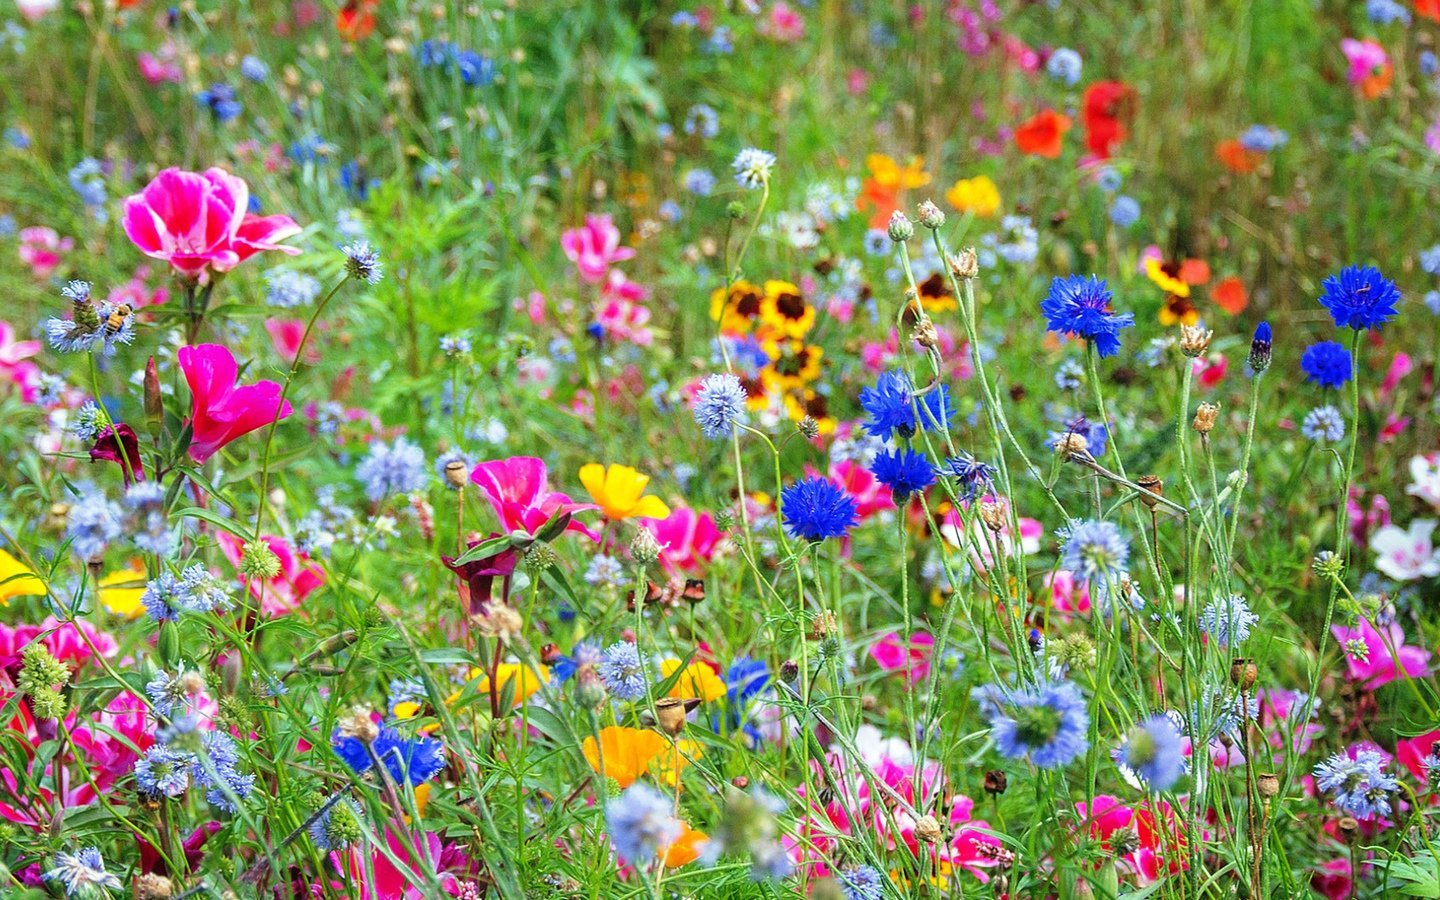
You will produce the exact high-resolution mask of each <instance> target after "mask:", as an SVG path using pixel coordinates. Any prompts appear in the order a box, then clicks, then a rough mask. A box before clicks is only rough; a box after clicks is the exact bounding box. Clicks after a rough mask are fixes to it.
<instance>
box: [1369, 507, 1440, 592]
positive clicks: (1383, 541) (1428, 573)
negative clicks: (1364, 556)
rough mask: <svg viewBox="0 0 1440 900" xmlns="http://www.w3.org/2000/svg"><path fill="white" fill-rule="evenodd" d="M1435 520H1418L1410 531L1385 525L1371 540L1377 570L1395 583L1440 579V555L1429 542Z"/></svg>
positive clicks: (1411, 525) (1413, 523) (1412, 524)
mask: <svg viewBox="0 0 1440 900" xmlns="http://www.w3.org/2000/svg"><path fill="white" fill-rule="evenodd" d="M1434 530H1435V520H1434V519H1416V520H1415V521H1413V522H1411V523H1410V527H1409V528H1408V529H1402V528H1400V527H1398V526H1396V525H1385V526H1384V527H1382V528H1380V529H1378V530H1377V531H1376V532H1375V534H1374V535H1372V536H1371V538H1370V549H1371V550H1373V551H1374V552H1375V568H1377V569H1379V570H1380V571H1381V572H1384V573H1385V574H1386V575H1388V576H1390V577H1391V578H1394V579H1395V580H1396V581H1414V580H1415V579H1417V578H1433V577H1434V576H1436V575H1440V552H1437V551H1436V549H1435V547H1434V546H1433V545H1432V544H1431V542H1430V534H1431V532H1433V531H1434Z"/></svg>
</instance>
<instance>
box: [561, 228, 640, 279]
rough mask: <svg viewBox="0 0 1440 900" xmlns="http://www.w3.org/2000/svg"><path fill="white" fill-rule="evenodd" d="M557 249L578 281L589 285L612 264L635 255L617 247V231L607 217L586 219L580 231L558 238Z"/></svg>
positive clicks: (618, 235) (633, 252) (632, 251)
mask: <svg viewBox="0 0 1440 900" xmlns="http://www.w3.org/2000/svg"><path fill="white" fill-rule="evenodd" d="M560 247H561V249H563V250H564V251H565V256H566V257H568V258H569V260H570V261H571V262H573V263H574V264H575V267H576V268H577V269H579V270H580V277H581V278H583V279H585V280H586V281H589V282H591V283H595V282H599V281H601V280H602V279H604V278H605V273H607V272H609V271H610V267H611V266H612V265H614V264H615V263H617V262H623V261H625V260H627V259H630V258H631V257H633V256H634V255H635V250H634V249H633V248H630V247H622V246H620V229H619V228H616V227H615V223H614V222H613V221H612V220H611V218H610V216H608V215H603V216H594V215H590V216H586V217H585V226H584V227H583V228H572V229H570V230H569V231H567V232H565V233H564V234H562V235H561V236H560Z"/></svg>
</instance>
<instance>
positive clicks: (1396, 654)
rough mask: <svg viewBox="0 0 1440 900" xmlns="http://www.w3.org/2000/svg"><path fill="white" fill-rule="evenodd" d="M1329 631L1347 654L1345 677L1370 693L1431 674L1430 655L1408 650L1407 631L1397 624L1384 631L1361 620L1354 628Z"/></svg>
mask: <svg viewBox="0 0 1440 900" xmlns="http://www.w3.org/2000/svg"><path fill="white" fill-rule="evenodd" d="M1330 631H1331V633H1333V634H1334V635H1335V640H1336V641H1338V642H1339V643H1340V647H1341V649H1343V650H1344V651H1345V667H1346V670H1347V672H1346V674H1348V675H1349V676H1350V679H1351V680H1352V681H1358V682H1360V683H1361V684H1363V685H1364V686H1365V687H1366V688H1369V689H1370V690H1374V689H1375V688H1378V687H1380V686H1381V685H1383V684H1389V683H1390V682H1392V681H1394V680H1396V679H1397V678H1403V677H1405V675H1409V676H1410V677H1411V678H1423V677H1425V676H1426V675H1429V674H1430V651H1429V650H1426V649H1424V648H1421V647H1407V646H1405V631H1404V629H1402V628H1401V627H1400V624H1399V623H1398V622H1391V623H1390V624H1389V625H1386V626H1385V629H1384V631H1381V630H1379V629H1377V628H1376V627H1375V626H1374V624H1372V623H1371V622H1370V620H1369V619H1360V620H1359V622H1357V623H1356V626H1355V627H1354V628H1350V627H1347V626H1344V625H1334V626H1331V628H1330Z"/></svg>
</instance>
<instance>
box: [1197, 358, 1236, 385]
mask: <svg viewBox="0 0 1440 900" xmlns="http://www.w3.org/2000/svg"><path fill="white" fill-rule="evenodd" d="M1229 370H1230V361H1229V360H1228V359H1226V358H1225V354H1223V353H1212V354H1210V355H1209V356H1206V357H1204V358H1202V359H1197V360H1195V362H1194V370H1193V371H1194V372H1195V378H1196V380H1197V381H1199V382H1200V386H1201V387H1204V388H1212V387H1214V386H1215V385H1217V384H1219V383H1220V382H1222V381H1224V380H1225V373H1226V372H1228V371H1229Z"/></svg>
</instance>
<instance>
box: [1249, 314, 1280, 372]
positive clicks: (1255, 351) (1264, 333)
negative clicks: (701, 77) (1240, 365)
mask: <svg viewBox="0 0 1440 900" xmlns="http://www.w3.org/2000/svg"><path fill="white" fill-rule="evenodd" d="M1274 348H1275V344H1274V339H1273V336H1272V334H1271V331H1270V323H1269V322H1261V323H1260V324H1259V325H1256V326H1255V336H1254V337H1252V338H1251V339H1250V355H1249V357H1247V358H1246V360H1245V364H1246V365H1248V366H1249V367H1250V371H1251V372H1254V373H1255V374H1259V373H1261V372H1263V371H1265V370H1266V369H1268V368H1270V357H1271V354H1272V352H1273V351H1274Z"/></svg>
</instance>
